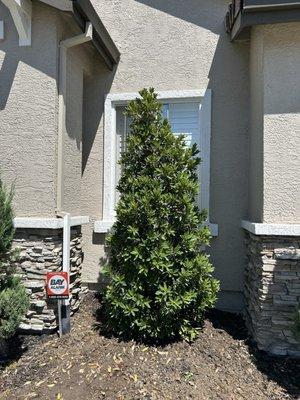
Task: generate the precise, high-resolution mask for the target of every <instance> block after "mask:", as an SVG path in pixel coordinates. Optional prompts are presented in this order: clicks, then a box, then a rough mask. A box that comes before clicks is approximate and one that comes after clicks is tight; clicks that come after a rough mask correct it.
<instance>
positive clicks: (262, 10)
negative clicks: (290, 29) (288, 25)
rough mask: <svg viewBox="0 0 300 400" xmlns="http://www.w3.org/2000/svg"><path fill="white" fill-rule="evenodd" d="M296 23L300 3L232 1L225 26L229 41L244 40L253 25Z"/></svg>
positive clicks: (264, 0)
mask: <svg viewBox="0 0 300 400" xmlns="http://www.w3.org/2000/svg"><path fill="white" fill-rule="evenodd" d="M296 21H300V1H291V0H232V2H231V4H229V10H228V12H227V14H226V18H225V25H226V31H227V32H228V33H229V34H230V35H231V40H245V39H249V38H250V28H251V26H253V25H262V24H275V23H284V22H296Z"/></svg>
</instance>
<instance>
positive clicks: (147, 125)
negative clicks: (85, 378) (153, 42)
mask: <svg viewBox="0 0 300 400" xmlns="http://www.w3.org/2000/svg"><path fill="white" fill-rule="evenodd" d="M140 94H141V99H137V100H135V101H133V102H130V103H129V105H128V107H127V110H126V113H127V115H128V116H129V117H130V119H131V121H132V124H131V134H130V135H129V136H128V138H127V141H126V151H125V152H124V153H123V155H122V159H121V162H120V164H121V166H122V175H121V178H120V181H119V185H118V190H119V193H120V199H119V203H118V206H117V210H116V212H117V222H116V223H115V225H114V230H113V233H112V234H111V235H110V237H109V238H108V246H109V248H110V260H109V268H108V275H109V276H110V278H111V283H110V285H109V286H108V287H107V290H106V293H105V302H104V306H105V310H106V315H107V324H108V327H109V328H110V329H112V330H114V331H115V332H116V333H118V334H119V335H123V336H127V337H134V338H136V339H140V340H166V339H171V338H175V337H178V336H180V337H182V338H184V339H186V340H194V339H195V338H196V336H197V335H198V333H199V327H201V325H202V322H203V317H204V312H205V310H206V309H207V308H209V307H212V306H213V304H214V302H215V301H216V295H217V291H218V282H217V281H216V280H215V279H213V277H212V272H213V268H212V266H211V264H210V262H209V258H208V256H207V255H206V254H205V253H203V247H204V246H206V245H208V244H209V240H210V232H209V230H208V228H206V227H203V223H204V221H205V220H206V213H205V212H204V211H203V212H200V211H199V210H198V208H197V206H196V202H195V198H196V196H197V195H198V191H199V183H198V181H197V167H198V165H199V162H200V159H199V158H198V157H197V155H198V153H199V151H198V149H197V146H196V145H194V146H193V147H192V148H187V147H186V145H185V141H184V138H183V137H175V136H174V135H173V134H172V132H171V129H170V125H169V123H168V121H167V120H164V119H163V117H162V113H161V104H160V103H159V102H158V101H157V96H156V94H155V92H154V89H149V90H147V89H143V90H142V91H141V92H140Z"/></svg>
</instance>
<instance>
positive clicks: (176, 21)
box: [83, 0, 249, 309]
mask: <svg viewBox="0 0 300 400" xmlns="http://www.w3.org/2000/svg"><path fill="white" fill-rule="evenodd" d="M93 4H94V6H95V8H96V10H97V11H98V12H99V15H100V17H101V19H102V20H103V22H104V24H105V26H106V27H107V29H108V31H109V33H110V34H111V35H112V37H113V39H114V40H115V42H116V44H117V46H118V48H119V49H120V51H121V61H120V63H119V65H118V68H117V69H116V71H115V72H114V73H111V74H106V76H103V79H102V85H103V86H102V90H104V91H105V92H106V93H107V92H135V91H137V90H139V89H141V88H142V87H149V86H154V88H155V89H156V90H174V89H178V90H183V89H199V88H204V87H209V88H211V89H212V93H213V103H212V150H211V151H212V154H211V222H214V223H217V224H218V225H219V237H218V238H215V239H214V240H213V243H212V248H211V254H212V261H213V263H214V265H215V267H216V276H217V277H218V278H219V279H221V281H222V289H223V292H222V295H221V303H222V305H223V306H224V307H228V308H236V309H238V308H240V307H241V304H242V297H241V295H240V292H241V289H242V281H243V270H244V258H245V255H244V248H243V234H242V231H241V228H240V220H241V219H242V218H243V217H244V216H246V214H247V207H248V202H247V193H248V177H247V165H248V164H247V163H248V136H247V135H248V109H249V104H248V101H249V87H248V81H249V79H248V47H249V46H248V44H232V43H230V41H229V38H228V37H227V35H226V33H225V31H224V25H223V21H224V15H225V12H226V8H227V1H226V0H224V1H223V0H213V1H209V2H208V1H206V0H197V1H196V0H188V1H185V2H182V1H179V0H172V1H171V0H164V1H162V0H160V1H150V0H149V1H148V0H140V1H134V0H122V1H121V0H118V1H117V0H116V1H113V2H107V1H105V0H93ZM95 90H96V89H95ZM99 107H103V103H102V98H101V97H99ZM101 124H102V117H101V122H100V127H101ZM101 145H102V131H101V133H100V131H98V133H96V135H95V138H94V142H93V143H92V145H91V146H90V149H89V151H90V154H89V156H88V157H86V156H84V158H85V159H86V166H85V171H84V175H83V182H84V183H83V184H84V187H85V189H84V190H85V196H86V197H87V196H88V198H89V204H86V206H85V208H84V210H86V211H84V212H85V213H88V214H89V215H90V216H91V217H92V220H94V219H101V212H102V208H101V207H102V204H101V201H100V199H101V197H99V193H100V192H101V185H102V172H101V166H102V154H101V151H100V150H99V146H101ZM104 173H105V171H104ZM86 229H88V228H86ZM93 243H94V245H93V246H91V247H90V248H89V251H90V252H93V255H91V254H92V253H90V256H89V259H88V264H85V269H84V271H85V279H86V280H88V281H91V282H96V281H97V280H98V279H99V265H98V264H99V254H100V255H101V254H103V236H102V235H97V234H94V235H93Z"/></svg>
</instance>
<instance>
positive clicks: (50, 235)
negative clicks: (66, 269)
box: [13, 227, 83, 334]
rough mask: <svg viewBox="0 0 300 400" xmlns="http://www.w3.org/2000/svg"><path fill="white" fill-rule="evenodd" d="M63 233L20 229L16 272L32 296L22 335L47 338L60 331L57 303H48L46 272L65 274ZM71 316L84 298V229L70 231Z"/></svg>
mask: <svg viewBox="0 0 300 400" xmlns="http://www.w3.org/2000/svg"><path fill="white" fill-rule="evenodd" d="M62 235H63V231H62V229H58V230H50V229H49V230H48V229H17V230H16V234H15V239H14V243H13V245H14V247H18V248H19V249H20V259H19V262H18V265H17V272H18V274H20V276H21V278H22V281H23V283H24V286H25V287H26V291H27V293H28V295H29V296H30V309H29V311H28V312H27V314H26V316H25V317H24V318H23V320H22V323H21V325H20V327H19V329H20V331H21V332H22V333H30V334H46V333H52V332H55V331H56V330H57V327H58V322H57V321H58V319H57V300H51V299H48V298H47V296H46V290H45V280H46V273H47V272H56V271H61V270H62V247H63V236H62ZM70 257H71V258H70V292H71V296H70V305H71V315H72V314H74V312H75V311H77V310H78V308H79V304H80V301H81V299H82V296H83V289H82V286H81V268H82V262H83V252H82V235H81V227H73V228H72V229H71V255H70Z"/></svg>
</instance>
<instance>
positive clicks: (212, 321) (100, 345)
mask: <svg viewBox="0 0 300 400" xmlns="http://www.w3.org/2000/svg"><path fill="white" fill-rule="evenodd" d="M98 307H99V303H98V300H97V299H96V298H95V297H94V296H93V295H92V294H89V295H87V297H86V298H85V301H84V303H83V306H82V308H81V310H80V312H79V313H78V314H77V315H76V316H75V317H74V318H73V319H72V333H71V334H70V335H67V336H65V337H64V338H63V339H59V338H57V337H56V336H52V337H44V338H32V337H31V338H29V337H28V338H25V339H24V340H23V341H22V338H21V339H20V340H19V342H18V341H15V342H12V343H11V346H10V348H11V349H13V352H12V353H13V354H11V357H12V358H14V359H15V361H13V360H11V361H10V362H9V363H8V365H7V366H6V367H2V371H1V374H0V393H1V395H0V399H43V400H48V399H49V400H50V399H51V400H52V399H53V400H54V399H63V400H85V399H89V400H90V399H109V400H117V399H124V400H125V399H126V400H129V399H134V400H139V399H147V400H152V399H153V400H154V399H158V400H164V399H172V400H180V399H199V400H202V399H204V400H208V399H212V400H214V399H224V400H225V399H226V400H227V399H228V400H229V399H234V400H238V399H247V400H279V399H300V363H299V361H297V360H292V359H284V358H274V357H270V356H268V355H267V354H265V353H263V352H259V351H257V350H255V347H254V346H250V345H249V344H248V342H247V336H246V333H245V329H244V324H243V322H242V320H241V318H240V317H238V316H234V315H232V314H226V313H221V312H213V313H212V314H211V315H210V316H209V318H208V319H207V320H206V323H205V327H204V330H203V332H202V333H201V335H200V338H199V339H198V340H197V341H196V342H195V343H193V344H192V345H189V344H187V343H184V342H178V343H173V344H169V345H167V346H164V347H155V346H150V347H149V346H146V345H141V344H136V343H134V342H133V341H131V342H122V341H118V340H117V339H116V338H109V337H105V336H103V335H102V334H101V333H99V331H98V329H96V328H95V324H96V317H95V315H96V314H97V313H96V310H97V308H98Z"/></svg>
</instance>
